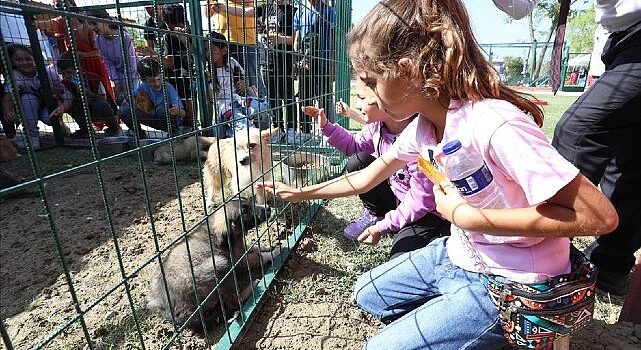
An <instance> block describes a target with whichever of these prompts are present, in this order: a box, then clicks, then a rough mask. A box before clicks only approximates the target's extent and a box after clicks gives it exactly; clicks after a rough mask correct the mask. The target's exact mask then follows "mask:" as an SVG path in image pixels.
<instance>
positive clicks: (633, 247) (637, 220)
mask: <svg viewBox="0 0 641 350" xmlns="http://www.w3.org/2000/svg"><path fill="white" fill-rule="evenodd" d="M638 26H639V25H638ZM602 57H603V58H604V63H605V64H606V71H605V73H603V75H602V76H601V77H600V78H599V79H598V80H597V81H596V82H595V83H594V85H593V86H591V87H590V88H589V89H588V90H587V91H586V92H585V93H584V94H583V95H581V97H580V98H579V99H578V100H577V101H576V102H575V103H574V104H573V105H572V106H571V107H570V108H568V110H567V111H566V112H565V113H564V114H563V116H562V118H561V120H560V121H559V123H558V124H557V126H556V128H555V130H554V139H553V141H552V144H553V145H554V147H556V149H557V150H558V151H559V153H561V155H563V156H564V157H565V158H566V159H568V160H569V161H570V162H572V163H573V164H574V165H575V166H576V167H577V168H579V170H580V171H581V173H582V174H583V175H585V176H586V177H587V178H588V179H590V181H592V183H594V184H599V185H600V186H601V191H602V192H603V193H604V194H605V195H606V196H607V197H608V198H609V199H610V200H611V201H612V204H613V205H614V207H615V208H616V211H617V213H618V214H619V227H618V228H617V229H616V230H615V231H614V232H612V233H610V234H607V235H604V236H601V237H599V238H597V241H596V244H595V245H594V250H593V251H592V252H591V255H590V259H591V260H592V262H594V263H595V264H596V265H597V266H598V267H599V268H601V269H606V270H609V271H613V272H617V273H621V274H626V273H628V272H629V271H630V269H631V268H632V266H633V265H634V261H635V258H634V252H635V251H637V250H638V249H639V248H641V204H639V203H641V202H640V201H641V185H639V182H640V181H641V146H640V143H639V138H640V137H641V28H639V29H637V32H636V34H635V33H627V34H626V33H618V34H617V33H615V34H613V35H612V36H611V37H610V40H609V41H608V43H606V47H605V49H604V54H603V56H602Z"/></svg>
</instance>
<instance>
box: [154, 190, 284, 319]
mask: <svg viewBox="0 0 641 350" xmlns="http://www.w3.org/2000/svg"><path fill="white" fill-rule="evenodd" d="M268 216H269V208H265V207H260V206H255V205H253V203H252V202H251V201H249V200H247V199H242V198H241V199H237V200H233V201H231V202H229V203H227V204H226V205H225V207H224V210H223V208H222V207H221V208H219V209H218V211H217V212H216V213H215V214H214V215H212V216H211V217H210V218H209V227H210V228H211V235H208V234H207V226H206V225H205V223H203V224H201V226H200V227H198V228H197V229H196V231H194V232H193V233H192V234H191V235H189V236H188V237H187V239H186V241H187V242H188V243H189V253H190V254H191V262H192V265H191V266H190V262H189V260H190V259H189V256H188V254H187V249H186V245H185V242H184V241H183V242H180V243H179V244H178V245H177V246H175V247H173V248H172V249H171V250H170V251H169V253H168V254H167V256H166V257H165V258H164V259H163V261H162V264H163V270H164V273H165V278H166V286H165V283H163V278H162V275H161V273H160V270H159V269H158V270H157V271H156V272H155V274H154V277H153V278H152V280H151V286H150V291H149V295H148V296H147V301H148V307H149V309H150V310H152V311H154V312H157V313H159V314H160V315H162V316H163V317H164V318H165V319H166V320H168V321H171V320H172V312H171V310H172V309H173V316H174V319H175V321H176V324H177V325H178V326H181V325H182V324H184V323H185V322H187V320H188V318H189V316H190V315H191V314H192V313H193V312H194V311H195V310H196V307H197V306H198V304H197V302H196V298H195V291H194V283H193V281H192V273H191V269H192V266H193V272H194V274H193V279H194V280H195V286H196V291H197V295H198V300H199V301H200V302H201V303H202V302H203V300H204V299H205V298H206V297H207V296H208V295H209V294H210V293H211V291H212V290H213V289H214V287H216V285H218V284H220V286H219V287H218V289H217V291H218V292H217V293H214V294H212V295H211V296H210V298H209V299H208V300H207V302H206V303H205V304H203V306H202V307H201V313H198V314H196V315H195V316H194V318H192V319H191V320H190V321H189V322H188V324H187V326H188V327H189V328H191V329H192V330H194V331H197V332H201V331H202V330H203V328H202V324H203V321H204V323H205V325H206V327H208V328H209V326H211V325H213V324H215V323H216V321H217V320H219V319H220V317H221V316H222V309H223V308H222V307H221V305H220V300H222V302H223V303H224V310H225V312H226V314H227V315H231V314H232V313H233V312H234V311H236V310H238V309H239V305H240V304H242V303H243V302H244V301H245V300H246V299H247V298H248V297H249V295H250V294H251V290H252V288H253V287H254V284H253V283H252V281H251V276H250V274H249V272H248V264H249V268H250V269H251V270H253V271H258V270H259V268H260V266H261V264H270V263H271V262H272V257H275V256H278V255H280V248H276V249H273V250H271V249H269V250H267V251H261V250H260V249H258V247H256V246H253V247H251V248H250V249H249V250H250V252H249V253H248V254H247V255H246V256H245V257H243V258H242V259H243V261H240V262H239V263H238V264H237V265H236V267H235V268H234V271H233V273H232V274H229V275H228V276H227V277H226V278H225V279H222V278H223V277H224V276H225V275H226V274H227V273H228V272H229V271H230V269H231V268H232V266H234V264H236V262H237V261H238V260H239V259H240V258H241V256H242V255H243V252H245V250H246V249H245V245H244V243H243V242H244V238H243V236H244V234H245V231H243V229H245V230H248V229H251V228H253V227H255V225H256V224H258V223H261V222H263V221H265V220H266V219H267V217H268ZM210 242H211V245H210ZM230 247H231V249H230ZM212 252H213V254H212ZM234 281H236V282H237V283H238V286H239V287H238V288H239V290H237V289H236V285H235V283H234ZM165 287H166V289H167V292H166V291H165ZM167 293H168V294H169V297H170V300H171V306H172V308H170V307H169V304H170V303H169V301H168V299H167ZM238 293H239V294H238ZM219 295H220V298H219ZM237 295H240V300H239V298H238V297H237ZM201 315H202V317H203V320H201V318H200V316H201Z"/></svg>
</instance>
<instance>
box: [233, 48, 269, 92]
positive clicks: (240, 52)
mask: <svg viewBox="0 0 641 350" xmlns="http://www.w3.org/2000/svg"><path fill="white" fill-rule="evenodd" d="M229 53H230V54H231V55H232V56H233V57H234V58H235V59H236V61H238V63H240V65H241V67H243V69H244V70H245V76H246V77H247V80H249V84H248V86H252V85H253V86H255V87H256V89H257V90H258V96H260V97H266V96H267V93H266V92H265V83H264V82H263V75H262V74H261V72H260V67H258V51H257V50H256V45H243V44H237V43H229Z"/></svg>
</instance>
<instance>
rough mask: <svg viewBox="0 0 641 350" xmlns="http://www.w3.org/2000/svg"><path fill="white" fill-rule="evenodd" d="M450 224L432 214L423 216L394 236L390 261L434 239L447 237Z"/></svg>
mask: <svg viewBox="0 0 641 350" xmlns="http://www.w3.org/2000/svg"><path fill="white" fill-rule="evenodd" d="M449 234H450V222H449V221H447V220H444V219H443V218H441V217H439V216H437V215H435V214H433V213H427V214H425V216H423V217H422V218H420V219H419V220H417V221H414V222H413V223H411V224H408V225H407V226H405V227H402V228H401V229H400V230H399V231H398V232H397V233H396V234H395V235H394V241H393V242H392V249H391V250H390V260H391V259H394V258H396V257H398V256H400V255H402V254H405V253H407V252H411V251H413V250H417V249H420V248H423V247H425V246H426V245H428V244H429V243H430V242H431V241H433V240H435V239H436V238H440V237H445V236H449Z"/></svg>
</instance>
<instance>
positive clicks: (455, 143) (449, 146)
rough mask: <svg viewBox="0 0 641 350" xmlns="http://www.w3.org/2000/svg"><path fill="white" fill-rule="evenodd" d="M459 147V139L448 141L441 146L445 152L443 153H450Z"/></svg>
mask: <svg viewBox="0 0 641 350" xmlns="http://www.w3.org/2000/svg"><path fill="white" fill-rule="evenodd" d="M461 147H462V146H461V141H459V140H454V141H450V142H448V143H446V144H445V146H443V153H445V155H450V154H452V153H454V152H456V151H458V150H460V149H461Z"/></svg>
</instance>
